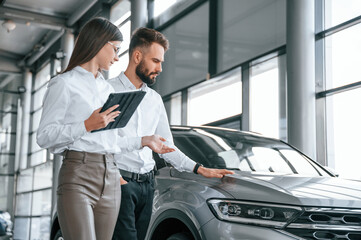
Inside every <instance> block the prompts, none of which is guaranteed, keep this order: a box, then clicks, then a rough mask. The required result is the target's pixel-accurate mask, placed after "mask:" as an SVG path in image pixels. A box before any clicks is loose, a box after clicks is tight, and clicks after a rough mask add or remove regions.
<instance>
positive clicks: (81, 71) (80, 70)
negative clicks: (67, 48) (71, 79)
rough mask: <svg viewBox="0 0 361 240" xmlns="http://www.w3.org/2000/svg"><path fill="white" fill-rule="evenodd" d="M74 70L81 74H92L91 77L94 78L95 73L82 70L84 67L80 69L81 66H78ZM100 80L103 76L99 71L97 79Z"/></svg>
mask: <svg viewBox="0 0 361 240" xmlns="http://www.w3.org/2000/svg"><path fill="white" fill-rule="evenodd" d="M73 69H74V70H75V71H77V72H79V73H81V74H91V75H92V76H93V77H94V75H93V73H91V72H89V71H88V70H86V69H84V68H82V67H80V66H76V67H75V68H73ZM98 78H100V79H102V78H103V75H102V74H101V72H99V71H98V73H97V76H96V79H98Z"/></svg>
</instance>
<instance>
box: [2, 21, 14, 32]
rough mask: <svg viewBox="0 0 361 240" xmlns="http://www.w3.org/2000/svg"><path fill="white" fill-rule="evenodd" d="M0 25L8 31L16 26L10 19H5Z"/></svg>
mask: <svg viewBox="0 0 361 240" xmlns="http://www.w3.org/2000/svg"><path fill="white" fill-rule="evenodd" d="M2 25H3V27H4V28H6V31H7V32H10V31H12V30H14V29H15V28H16V24H15V23H14V21H12V20H6V21H5V22H3V24H2Z"/></svg>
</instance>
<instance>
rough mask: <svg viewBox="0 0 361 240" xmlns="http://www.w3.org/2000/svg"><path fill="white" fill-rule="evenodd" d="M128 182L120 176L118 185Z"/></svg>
mask: <svg viewBox="0 0 361 240" xmlns="http://www.w3.org/2000/svg"><path fill="white" fill-rule="evenodd" d="M124 184H128V182H127V181H125V180H124V178H122V177H120V185H124Z"/></svg>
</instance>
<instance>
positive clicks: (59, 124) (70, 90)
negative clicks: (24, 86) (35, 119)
mask: <svg viewBox="0 0 361 240" xmlns="http://www.w3.org/2000/svg"><path fill="white" fill-rule="evenodd" d="M112 92H114V89H113V87H112V86H111V85H110V84H109V83H108V82H107V81H105V79H104V78H103V76H102V74H101V73H98V75H97V77H96V78H95V77H94V75H93V74H92V73H91V72H88V71H87V70H85V69H84V68H82V67H80V66H78V67H75V68H74V69H73V70H71V71H68V72H66V73H63V74H59V75H58V76H56V77H54V78H53V79H51V80H50V82H49V84H48V89H47V91H46V93H45V96H44V101H43V112H42V116H41V120H40V125H39V129H38V132H37V143H38V144H39V146H40V147H42V148H48V149H49V150H50V151H51V152H52V153H54V154H56V153H62V152H64V151H65V150H67V149H68V150H75V151H81V152H83V151H84V152H93V153H101V154H108V153H120V152H122V151H133V150H135V149H140V148H141V137H139V136H134V137H130V138H129V137H127V136H125V137H120V136H119V135H118V132H117V130H116V129H113V130H105V131H99V132H94V133H91V132H87V131H86V128H85V125H84V121H85V120H86V119H88V118H89V117H90V115H91V114H92V113H93V111H94V110H96V109H98V108H100V107H101V106H103V104H104V103H105V101H106V100H107V98H108V96H109V94H110V93H112Z"/></svg>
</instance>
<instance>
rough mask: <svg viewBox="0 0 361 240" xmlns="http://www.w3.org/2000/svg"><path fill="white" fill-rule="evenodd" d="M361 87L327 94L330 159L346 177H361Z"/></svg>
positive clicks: (328, 149)
mask: <svg viewBox="0 0 361 240" xmlns="http://www.w3.org/2000/svg"><path fill="white" fill-rule="evenodd" d="M359 102H361V88H357V89H354V90H350V91H346V92H342V93H338V94H335V95H333V96H330V97H327V98H326V111H327V112H326V113H327V118H326V121H327V160H328V166H330V167H332V168H334V169H335V170H336V172H337V173H339V175H340V176H341V177H343V178H351V179H357V180H361V173H360V169H361V162H360V156H361V147H360V135H361V125H360V122H361V110H360V108H359V107H358V104H356V105H355V103H359Z"/></svg>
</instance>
